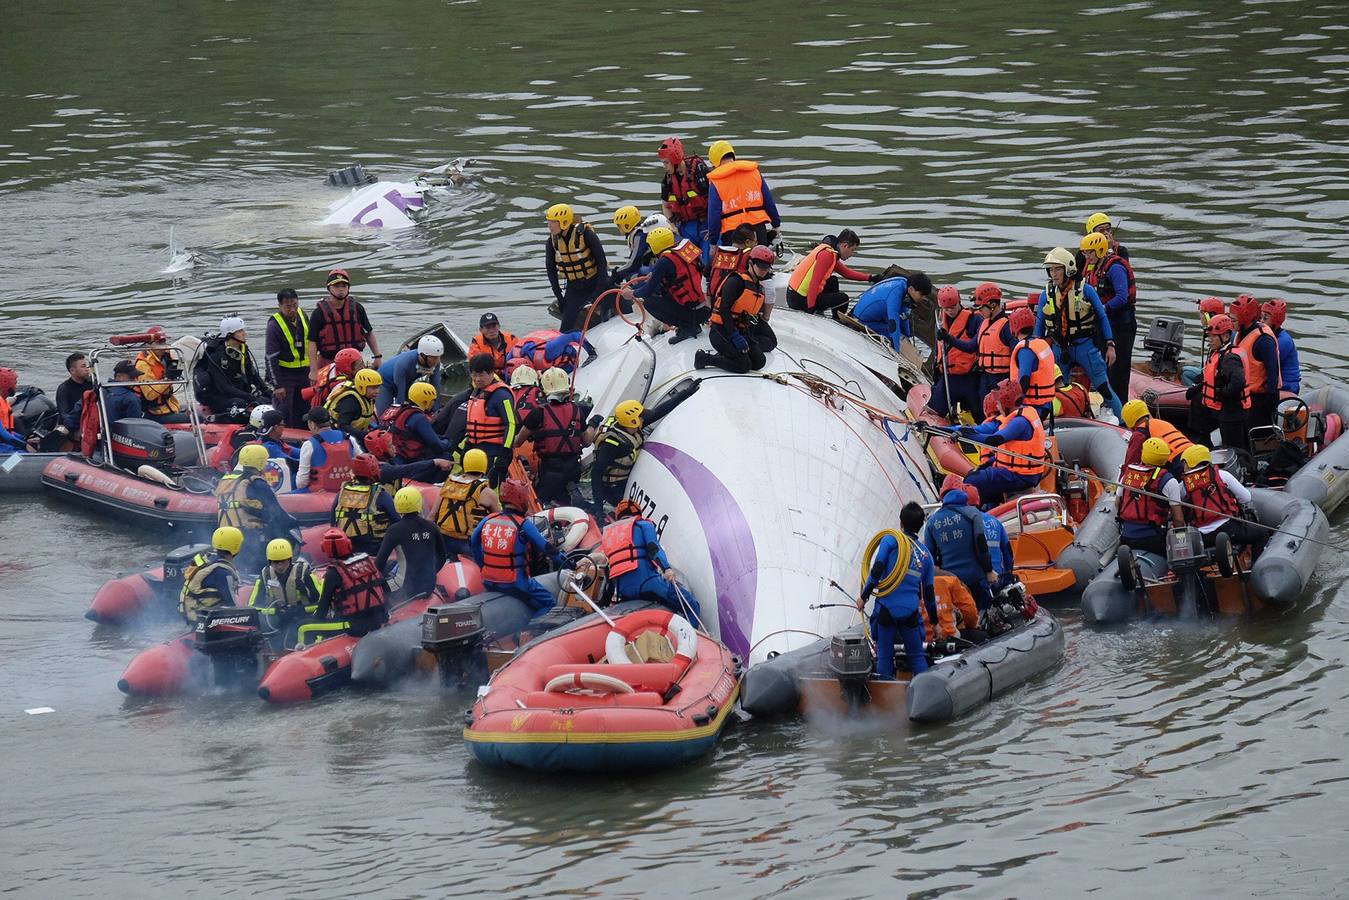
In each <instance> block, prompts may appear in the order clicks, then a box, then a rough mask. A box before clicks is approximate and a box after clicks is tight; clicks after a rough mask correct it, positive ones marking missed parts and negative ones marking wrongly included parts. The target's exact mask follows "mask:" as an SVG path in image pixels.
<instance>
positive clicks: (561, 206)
mask: <svg viewBox="0 0 1349 900" xmlns="http://www.w3.org/2000/svg"><path fill="white" fill-rule="evenodd" d="M543 217H544V218H545V219H547V220H548V221H549V222H556V223H557V224H559V225H561V226H562V230H563V231H566V230H567V229H568V228H570V227H571V223H572V222H575V221H576V213H574V212H572V211H571V206H569V205H568V204H566V203H554V204H553V205H552V206H550V207H548V212H546V213H544V214H543Z"/></svg>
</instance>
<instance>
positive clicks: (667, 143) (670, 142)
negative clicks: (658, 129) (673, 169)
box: [656, 137, 684, 166]
mask: <svg viewBox="0 0 1349 900" xmlns="http://www.w3.org/2000/svg"><path fill="white" fill-rule="evenodd" d="M656 155H657V156H659V157H660V158H661V159H663V160H665V161H666V162H668V163H669V164H670V165H672V166H677V165H679V164H680V163H682V162H683V161H684V142H683V141H681V140H680V139H679V138H677V137H667V138H666V139H665V140H663V141H661V142H660V149H659V150H657V151H656Z"/></svg>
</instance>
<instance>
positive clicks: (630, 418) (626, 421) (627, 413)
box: [614, 400, 646, 431]
mask: <svg viewBox="0 0 1349 900" xmlns="http://www.w3.org/2000/svg"><path fill="white" fill-rule="evenodd" d="M644 412H646V407H644V406H642V404H640V403H638V402H637V401H636V400H624V401H623V402H621V403H619V404H618V405H617V406H615V407H614V421H615V422H617V423H618V424H619V425H622V426H623V427H624V428H627V429H628V430H630V431H636V430H637V429H638V428H641V427H642V413H644Z"/></svg>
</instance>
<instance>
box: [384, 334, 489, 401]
mask: <svg viewBox="0 0 1349 900" xmlns="http://www.w3.org/2000/svg"><path fill="white" fill-rule="evenodd" d="M444 354H445V344H444V343H442V342H441V340H440V338H438V337H436V336H435V335H433V334H424V335H422V336H421V337H420V338H418V339H417V346H416V347H414V348H413V349H411V350H404V351H403V352H402V353H400V354H398V355H397V356H395V357H393V358H392V359H390V360H389V361H388V362H386V363H385V364H384V365H382V366H380V367H379V377H380V378H381V379H383V382H382V383H381V384H380V386H379V395H378V396H377V397H376V398H375V412H376V413H380V414H383V412H384V410H386V409H388V408H389V407H390V406H393V405H394V404H395V403H406V402H407V399H408V391H409V390H410V389H411V388H412V385H413V384H416V383H419V382H420V383H426V382H430V384H431V387H433V388H435V390H436V393H437V394H439V392H440V358H441V357H442V356H443V355H444ZM493 361H494V363H495V357H493Z"/></svg>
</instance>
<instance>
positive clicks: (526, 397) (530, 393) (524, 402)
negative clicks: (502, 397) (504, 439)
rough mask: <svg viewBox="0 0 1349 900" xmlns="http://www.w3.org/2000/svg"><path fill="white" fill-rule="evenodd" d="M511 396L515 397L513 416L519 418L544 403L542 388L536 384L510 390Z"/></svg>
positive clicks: (523, 385)
mask: <svg viewBox="0 0 1349 900" xmlns="http://www.w3.org/2000/svg"><path fill="white" fill-rule="evenodd" d="M511 394H512V395H514V397H515V414H516V415H518V416H520V417H521V418H524V416H525V415H526V414H528V413H529V412H530V411H532V410H535V409H538V408H539V407H540V406H543V403H544V400H543V388H541V387H539V386H538V385H537V384H522V385H520V386H519V387H518V388H511Z"/></svg>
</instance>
